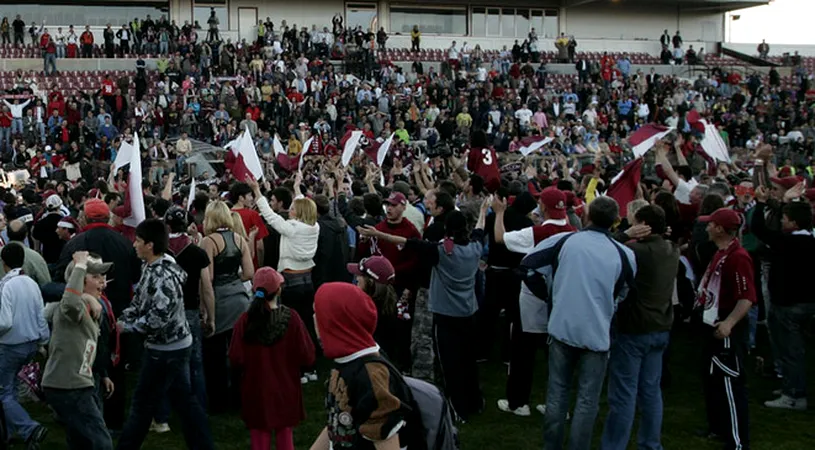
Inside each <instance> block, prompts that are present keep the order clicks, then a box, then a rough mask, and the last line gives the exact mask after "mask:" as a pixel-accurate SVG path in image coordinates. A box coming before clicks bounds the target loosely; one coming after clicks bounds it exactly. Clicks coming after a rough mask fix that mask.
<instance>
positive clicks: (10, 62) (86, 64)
mask: <svg viewBox="0 0 815 450" xmlns="http://www.w3.org/2000/svg"><path fill="white" fill-rule="evenodd" d="M145 61H146V62H147V68H148V69H155V68H156V63H155V62H154V61H153V60H150V59H147V60H145ZM17 69H22V70H37V71H42V70H43V61H42V59H39V58H17V59H11V58H3V59H0V71H4V72H6V71H14V70H17ZM57 70H58V71H59V72H73V71H78V70H132V71H135V70H136V60H135V59H104V58H102V59H58V60H57Z"/></svg>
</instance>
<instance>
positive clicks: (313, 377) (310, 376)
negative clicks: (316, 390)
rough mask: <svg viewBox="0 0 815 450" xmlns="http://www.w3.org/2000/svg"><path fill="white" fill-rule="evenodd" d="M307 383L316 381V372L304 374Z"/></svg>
mask: <svg viewBox="0 0 815 450" xmlns="http://www.w3.org/2000/svg"><path fill="white" fill-rule="evenodd" d="M306 378H308V381H317V372H309V373H307V374H306Z"/></svg>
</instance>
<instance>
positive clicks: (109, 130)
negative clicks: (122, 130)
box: [96, 116, 119, 141]
mask: <svg viewBox="0 0 815 450" xmlns="http://www.w3.org/2000/svg"><path fill="white" fill-rule="evenodd" d="M118 135H119V130H118V129H117V128H116V127H115V126H114V125H113V124H112V123H110V116H107V117H105V124H104V125H102V126H101V127H99V131H97V132H96V137H100V138H101V137H102V136H105V137H107V138H108V141H113V138H115V137H116V136H118Z"/></svg>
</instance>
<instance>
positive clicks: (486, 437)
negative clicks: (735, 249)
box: [12, 333, 815, 450]
mask: <svg viewBox="0 0 815 450" xmlns="http://www.w3.org/2000/svg"><path fill="white" fill-rule="evenodd" d="M809 344H810V345H809V348H812V346H811V342H810V343H809ZM762 347H763V346H762ZM759 353H763V352H761V348H760V349H759ZM751 359H752V358H751ZM811 360H812V358H810V361H811ZM538 362H539V364H538V369H537V371H536V379H535V389H534V391H533V402H536V403H542V402H543V401H544V397H545V394H546V364H545V361H544V354H543V352H539V353H538ZM752 366H753V363H752V361H751V362H750V365H749V366H748V367H750V370H751V373H750V378H749V390H750V394H749V395H750V426H751V429H750V433H751V443H752V449H753V450H804V449H812V448H813V447H815V427H813V424H815V420H814V419H815V417H814V416H813V413H812V412H804V413H798V412H787V411H778V410H769V409H767V408H764V407H763V405H762V402H763V401H765V400H767V399H770V398H771V397H772V394H771V392H772V390H773V389H776V388H778V387H779V386H778V383H777V382H776V381H775V380H767V379H763V378H761V377H759V376H758V375H755V374H754V373H753V371H752ZM811 366H812V364H810V367H811ZM323 367H327V365H325V364H323ZM698 367H699V365H698V352H697V351H696V349H695V346H694V344H693V342H692V339H691V337H690V336H689V335H688V334H687V333H683V334H680V336H679V337H678V338H677V339H676V346H675V349H674V355H673V359H672V363H671V368H672V371H673V385H672V386H671V388H670V389H668V390H666V391H665V392H664V397H665V412H664V423H663V430H662V436H663V442H662V443H663V446H664V448H665V449H667V450H674V449H677V450H679V449H683V450H684V449H693V450H707V449H711V450H713V449H720V448H721V445H719V444H716V443H712V442H708V441H706V440H704V439H701V438H698V437H696V436H695V431H696V430H698V429H701V428H703V427H704V425H705V412H704V403H703V398H702V387H701V381H700V377H699V375H698V374H699V373H700V372H699V369H698ZM480 369H481V383H482V387H483V389H484V393H485V396H486V398H487V408H486V411H485V412H484V414H482V415H480V416H479V417H477V418H474V419H473V420H472V421H471V422H469V423H467V424H465V425H462V426H461V427H460V432H461V440H462V448H463V449H541V448H543V437H542V434H543V416H541V415H539V414H537V412H536V411H533V416H532V417H528V418H521V417H516V416H514V415H510V414H507V413H503V412H500V411H499V410H498V408H497V407H496V406H495V402H496V400H497V399H499V398H502V397H504V384H505V381H506V367H505V366H504V365H503V364H501V363H492V362H491V363H487V364H483V365H481V366H480ZM324 374H325V370H323V371H321V377H323V375H324ZM810 375H812V371H810ZM809 379H810V380H812V376H810V377H809ZM323 389H324V386H323V382H322V381H320V382H317V383H310V384H308V385H307V386H306V387H305V391H304V394H305V400H306V402H305V403H306V411H307V413H308V419H307V420H306V421H305V422H304V423H303V424H302V425H301V426H300V427H299V428H297V429H296V430H295V435H294V437H295V446H296V448H297V449H298V450H299V449H308V448H309V447H310V445H311V442H312V441H313V439H314V438H315V437H316V436H317V434H318V433H319V432H320V430H321V429H322V427H323V423H324V415H323ZM602 401H603V402H604V401H605V394H604V395H603V400H602ZM533 407H534V406H533ZM27 408H28V409H29V411H31V412H32V415H33V416H34V417H35V418H36V419H38V420H41V421H42V422H43V423H44V424H45V425H46V426H48V427H49V428H50V431H51V433H50V434H49V437H48V439H47V441H46V443H45V445H44V446H43V447H42V448H43V449H63V448H65V447H66V446H65V440H64V433H63V432H62V430H61V429H60V427H59V426H58V425H56V424H55V423H54V421H53V419H52V418H51V415H50V413H49V412H48V410H47V408H45V407H44V406H43V405H29V406H27ZM605 414H606V408H605V404H603V407H602V409H601V412H600V416H599V418H598V423H597V424H596V427H595V431H594V436H595V441H598V442H599V435H600V434H601V433H602V423H603V421H604V420H605ZM210 425H211V427H212V434H213V437H214V438H215V448H216V449H219V450H220V449H224V450H229V449H235V450H237V449H241V450H244V449H247V448H249V433H248V432H247V431H246V429H245V428H244V426H243V423H242V422H241V420H240V418H239V417H238V416H237V415H236V414H233V415H228V416H214V417H211V418H210ZM170 426H171V428H172V432H170V433H166V434H163V435H156V434H151V435H150V436H149V437H148V440H147V441H146V443H145V445H144V447H143V448H145V449H156V450H159V449H160V450H175V449H183V448H186V446H185V445H184V440H183V437H182V435H181V433H180V426H179V424H178V422H177V420H176V419H175V418H173V420H171V422H170ZM633 433H634V435H635V433H636V424H635V429H634V431H633ZM12 448H14V449H21V448H24V446H22V445H20V444H17V445H16V446H14V447H12ZM629 448H631V449H634V448H636V445H635V444H631V445H630V447H629Z"/></svg>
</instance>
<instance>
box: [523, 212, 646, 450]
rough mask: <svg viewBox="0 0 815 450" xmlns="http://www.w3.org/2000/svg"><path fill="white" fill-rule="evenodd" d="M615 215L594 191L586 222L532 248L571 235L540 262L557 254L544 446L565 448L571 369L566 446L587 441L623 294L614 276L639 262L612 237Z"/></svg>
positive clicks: (628, 275) (625, 274) (551, 245)
mask: <svg viewBox="0 0 815 450" xmlns="http://www.w3.org/2000/svg"><path fill="white" fill-rule="evenodd" d="M618 218H619V207H618V206H617V202H616V201H614V199H612V198H611V197H598V198H596V199H595V200H594V201H593V202H592V203H591V204H590V205H589V222H590V226H589V227H587V228H586V229H585V230H584V231H582V232H578V233H575V234H573V235H568V234H567V233H561V234H557V235H554V236H552V237H549V238H547V239H546V240H544V241H543V242H541V243H540V244H538V245H537V246H536V247H535V251H534V252H533V253H532V254H535V253H538V252H540V251H542V250H544V251H545V250H547V249H551V250H554V249H555V248H556V246H557V244H558V243H559V242H560V241H561V239H563V238H564V237H565V236H569V239H568V240H566V241H565V243H563V245H562V247H561V248H560V251H559V252H557V251H550V252H548V254H546V257H545V258H544V262H543V266H549V265H551V264H553V263H554V262H555V261H558V266H557V270H556V272H555V274H554V278H553V279H552V283H551V284H550V285H551V298H552V310H551V314H550V316H549V327H548V331H549V337H550V344H549V384H548V387H547V394H546V421H545V425H544V443H545V444H546V445H545V446H546V448H547V449H561V448H563V437H564V434H565V428H566V413H567V411H568V409H569V403H570V390H571V384H572V379H573V376H574V375H575V373H574V372H575V369H576V370H577V371H578V373H577V379H578V380H579V382H578V386H577V405H576V406H575V410H574V415H573V418H572V427H571V431H570V435H569V448H570V449H573V450H588V449H589V448H590V447H591V442H592V429H593V428H594V421H595V419H596V417H597V412H598V410H599V400H600V393H601V392H602V390H603V380H604V379H605V376H606V366H607V364H608V356H609V348H610V340H611V339H610V336H609V333H610V329H611V319H612V317H613V316H614V312H615V311H616V307H617V301H618V299H622V298H625V295H626V293H627V291H628V289H627V286H625V287H623V288H622V289H619V291H618V292H615V291H617V285H618V281H619V280H621V279H625V280H626V283H625V284H628V283H631V282H633V277H634V275H635V273H636V267H637V263H636V259H635V257H634V252H633V251H631V249H629V248H627V247H625V246H623V245H622V244H618V243H616V242H615V241H614V240H613V238H612V237H611V235H610V233H609V230H610V229H611V227H612V226H613V225H614V223H615V221H616V220H617V219H618ZM622 255H624V257H625V258H626V259H627V264H625V263H624V261H623V259H622V257H621V256H622Z"/></svg>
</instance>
